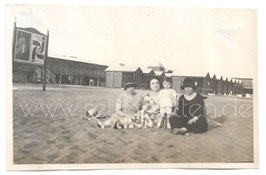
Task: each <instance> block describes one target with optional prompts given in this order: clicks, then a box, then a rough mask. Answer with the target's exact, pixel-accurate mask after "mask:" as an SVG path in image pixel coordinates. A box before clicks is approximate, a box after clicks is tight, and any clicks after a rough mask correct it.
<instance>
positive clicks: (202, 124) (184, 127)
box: [169, 78, 208, 134]
mask: <svg viewBox="0 0 266 175" xmlns="http://www.w3.org/2000/svg"><path fill="white" fill-rule="evenodd" d="M181 89H182V90H184V95H182V96H181V97H180V98H179V101H178V102H179V104H178V111H177V112H176V115H173V116H172V117H170V119H169V120H170V125H171V129H172V132H173V133H174V134H189V133H203V132H207V130H208V123H207V120H206V110H205V102H204V99H205V98H206V97H203V96H201V95H200V94H198V93H197V92H196V86H195V82H194V80H193V79H191V78H185V79H184V81H183V85H182V87H181Z"/></svg>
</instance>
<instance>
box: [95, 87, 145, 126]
mask: <svg viewBox="0 0 266 175" xmlns="http://www.w3.org/2000/svg"><path fill="white" fill-rule="evenodd" d="M135 89H136V84H135V83H134V82H128V83H125V84H124V93H122V94H121V95H120V96H119V97H118V99H117V101H116V112H115V113H114V114H113V115H112V116H111V118H110V119H109V120H107V121H105V122H104V123H100V122H99V125H100V126H101V127H102V128H105V127H111V128H124V129H126V128H128V127H130V126H133V123H132V116H133V115H134V114H136V113H137V112H138V111H139V110H140V108H141V106H142V99H143V98H142V97H141V96H140V95H138V94H137V93H136V91H135Z"/></svg>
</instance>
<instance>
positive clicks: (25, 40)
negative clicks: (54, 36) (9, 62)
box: [15, 29, 47, 65]
mask: <svg viewBox="0 0 266 175" xmlns="http://www.w3.org/2000/svg"><path fill="white" fill-rule="evenodd" d="M46 42H47V39H46V36H44V35H39V34H36V33H32V32H29V31H26V30H21V29H17V37H16V44H15V61H23V62H28V63H36V64H40V65H43V64H44V57H45V49H46V48H45V47H46Z"/></svg>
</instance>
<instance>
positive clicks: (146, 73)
mask: <svg viewBox="0 0 266 175" xmlns="http://www.w3.org/2000/svg"><path fill="white" fill-rule="evenodd" d="M141 70H142V72H143V78H142V86H141V87H143V88H145V89H149V88H150V81H151V79H152V78H153V77H155V73H154V71H153V70H152V69H149V68H141Z"/></svg>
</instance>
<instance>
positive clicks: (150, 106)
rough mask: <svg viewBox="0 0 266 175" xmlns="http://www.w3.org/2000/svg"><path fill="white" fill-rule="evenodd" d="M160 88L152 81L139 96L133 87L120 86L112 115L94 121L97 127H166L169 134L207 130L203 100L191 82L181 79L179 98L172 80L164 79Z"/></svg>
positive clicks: (130, 83)
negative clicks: (121, 88) (122, 88)
mask: <svg viewBox="0 0 266 175" xmlns="http://www.w3.org/2000/svg"><path fill="white" fill-rule="evenodd" d="M162 84H163V89H160V82H159V80H158V79H156V78H154V79H152V80H151V81H150V89H151V91H150V92H149V93H147V94H146V96H144V97H143V96H141V95H139V94H138V93H137V92H136V91H135V89H136V84H135V83H134V82H129V83H126V84H125V85H124V90H125V92H124V93H123V94H121V95H120V96H119V97H118V99H117V102H116V112H115V113H114V114H113V115H112V116H111V117H110V118H109V119H108V120H106V121H105V122H100V121H98V124H99V125H100V127H101V128H106V127H112V128H118V129H119V128H123V129H127V128H169V129H171V132H172V133H173V134H185V135H186V134H189V133H203V132H207V131H208V122H207V119H206V109H205V103H204V99H205V98H206V97H203V96H201V95H200V94H198V93H197V92H196V86H195V82H194V81H193V79H191V78H185V79H184V81H183V85H182V87H181V88H182V90H183V92H184V94H183V95H181V96H178V95H177V93H176V91H175V90H174V89H172V88H171V85H172V79H171V78H167V77H166V78H164V80H163V82H162Z"/></svg>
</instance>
